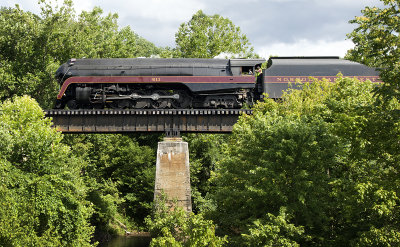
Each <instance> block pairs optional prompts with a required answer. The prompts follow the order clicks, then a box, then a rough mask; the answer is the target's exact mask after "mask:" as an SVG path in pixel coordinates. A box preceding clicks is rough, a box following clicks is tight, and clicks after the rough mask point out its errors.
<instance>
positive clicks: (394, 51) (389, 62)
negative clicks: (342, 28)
mask: <svg viewBox="0 0 400 247" xmlns="http://www.w3.org/2000/svg"><path fill="white" fill-rule="evenodd" d="M381 2H383V3H384V8H377V7H366V8H365V9H364V10H362V11H361V12H362V16H359V17H356V18H355V19H354V20H351V21H350V23H352V24H356V25H357V27H356V28H355V29H354V30H353V32H351V33H350V34H348V37H349V38H350V39H351V40H352V41H353V42H354V44H355V47H354V49H351V50H349V52H348V54H347V55H346V57H347V58H348V59H351V60H353V61H358V62H361V63H364V64H366V65H369V66H372V67H377V68H380V69H381V71H382V73H381V78H382V79H383V80H384V81H385V84H384V85H383V86H382V87H381V88H380V90H379V92H380V95H381V96H383V97H384V98H391V97H396V98H397V99H400V91H399V85H400V81H399V80H400V79H399V78H400V76H399V75H400V47H399V45H398V44H399V43H400V37H399V32H400V9H399V7H400V1H398V0H381Z"/></svg>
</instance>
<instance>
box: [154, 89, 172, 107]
mask: <svg viewBox="0 0 400 247" xmlns="http://www.w3.org/2000/svg"><path fill="white" fill-rule="evenodd" d="M153 95H156V96H157V95H158V96H163V95H166V93H165V92H164V91H154V93H153ZM167 106H168V100H167V99H163V98H161V99H160V98H154V99H152V100H151V108H154V109H165V108H167Z"/></svg>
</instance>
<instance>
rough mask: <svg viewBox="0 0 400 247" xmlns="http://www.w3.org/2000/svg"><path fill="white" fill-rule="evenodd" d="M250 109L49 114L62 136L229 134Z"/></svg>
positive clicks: (92, 111) (249, 112)
mask: <svg viewBox="0 0 400 247" xmlns="http://www.w3.org/2000/svg"><path fill="white" fill-rule="evenodd" d="M242 114H247V115H251V114H252V110H248V109H213V110H209V109H140V110H138V109H133V110H46V111H45V115H46V117H51V118H52V122H53V125H54V126H55V128H56V129H57V130H59V131H62V132H63V133H77V134H78V133H130V132H177V133H179V132H181V133H182V132H198V133H199V132H200V133H229V132H232V129H233V125H234V124H235V123H236V122H237V120H238V118H239V116H240V115H242Z"/></svg>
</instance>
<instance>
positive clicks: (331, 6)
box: [0, 0, 383, 58]
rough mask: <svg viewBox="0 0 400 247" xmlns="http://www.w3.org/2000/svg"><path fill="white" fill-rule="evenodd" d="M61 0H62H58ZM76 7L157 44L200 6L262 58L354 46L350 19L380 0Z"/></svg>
mask: <svg viewBox="0 0 400 247" xmlns="http://www.w3.org/2000/svg"><path fill="white" fill-rule="evenodd" d="M52 1H53V2H55V1H56V0H52ZM59 1H61V0H59ZM37 2H38V1H37V0H1V2H0V6H5V7H14V6H15V4H19V6H20V8H22V9H23V10H25V11H31V12H33V13H37V14H39V13H40V8H39V5H38V4H37ZM73 2H74V8H75V10H76V12H77V14H79V13H80V12H81V11H90V10H92V9H93V7H95V6H98V7H100V8H102V9H103V11H104V14H105V15H106V14H108V13H117V14H118V16H119V18H118V24H119V26H120V27H125V26H130V27H131V29H132V30H134V31H135V32H136V33H137V34H139V35H140V36H142V37H143V38H145V39H147V40H149V41H151V42H153V43H154V44H155V45H157V46H162V47H165V46H169V47H174V46H175V33H176V32H177V31H178V29H179V26H180V24H182V23H184V22H188V21H189V20H190V18H191V17H192V15H193V14H195V13H196V12H197V11H198V10H203V12H204V13H205V14H207V15H214V14H219V15H221V16H222V17H224V18H228V19H230V20H231V21H232V22H233V23H234V24H235V25H236V26H238V27H240V29H241V32H242V33H244V34H246V36H247V38H248V39H249V41H250V43H251V44H252V46H253V47H254V49H255V52H256V53H257V54H259V55H260V56H261V57H264V58H268V57H269V56H270V55H276V56H340V57H343V56H344V55H345V54H346V52H347V50H348V49H350V48H352V47H353V43H352V42H351V40H348V39H347V38H346V34H347V33H350V32H351V31H352V30H353V29H354V28H355V27H356V26H354V25H352V24H349V20H352V19H354V18H355V17H356V16H360V15H362V13H361V10H362V9H364V8H365V6H377V7H382V6H383V4H382V2H381V1H379V0H224V1H221V0H73Z"/></svg>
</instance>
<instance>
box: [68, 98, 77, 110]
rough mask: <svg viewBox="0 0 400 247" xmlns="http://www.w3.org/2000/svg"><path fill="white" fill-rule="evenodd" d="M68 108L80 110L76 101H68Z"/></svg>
mask: <svg viewBox="0 0 400 247" xmlns="http://www.w3.org/2000/svg"><path fill="white" fill-rule="evenodd" d="M67 107H68V109H70V110H75V109H78V103H77V102H76V100H74V99H71V100H68V102H67Z"/></svg>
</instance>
